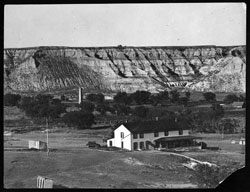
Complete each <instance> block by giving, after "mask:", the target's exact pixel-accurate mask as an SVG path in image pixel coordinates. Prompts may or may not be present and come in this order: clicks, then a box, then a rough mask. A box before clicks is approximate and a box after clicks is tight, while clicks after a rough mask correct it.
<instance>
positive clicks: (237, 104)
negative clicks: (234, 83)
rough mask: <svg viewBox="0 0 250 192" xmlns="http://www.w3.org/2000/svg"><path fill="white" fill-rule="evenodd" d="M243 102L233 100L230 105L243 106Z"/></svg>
mask: <svg viewBox="0 0 250 192" xmlns="http://www.w3.org/2000/svg"><path fill="white" fill-rule="evenodd" d="M243 104H244V102H239V101H237V102H236V101H235V102H233V103H232V106H233V107H235V108H243Z"/></svg>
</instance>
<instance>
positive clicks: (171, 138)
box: [155, 135, 202, 142]
mask: <svg viewBox="0 0 250 192" xmlns="http://www.w3.org/2000/svg"><path fill="white" fill-rule="evenodd" d="M189 139H202V137H196V136H192V135H187V136H176V137H162V138H159V139H156V140H155V141H159V142H161V141H176V140H189Z"/></svg>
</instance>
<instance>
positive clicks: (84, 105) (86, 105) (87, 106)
mask: <svg viewBox="0 0 250 192" xmlns="http://www.w3.org/2000/svg"><path fill="white" fill-rule="evenodd" d="M78 106H79V107H80V109H81V111H85V112H89V113H92V112H93V111H94V109H95V105H94V104H93V103H91V102H89V101H82V102H81V103H80V104H79V105H78Z"/></svg>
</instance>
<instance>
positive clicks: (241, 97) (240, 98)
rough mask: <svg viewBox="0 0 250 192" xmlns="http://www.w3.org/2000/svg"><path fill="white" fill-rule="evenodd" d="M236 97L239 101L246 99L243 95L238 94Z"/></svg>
mask: <svg viewBox="0 0 250 192" xmlns="http://www.w3.org/2000/svg"><path fill="white" fill-rule="evenodd" d="M238 98H239V101H246V98H245V97H244V96H243V95H240V96H239V97H238Z"/></svg>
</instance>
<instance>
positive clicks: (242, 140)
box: [239, 137, 246, 145]
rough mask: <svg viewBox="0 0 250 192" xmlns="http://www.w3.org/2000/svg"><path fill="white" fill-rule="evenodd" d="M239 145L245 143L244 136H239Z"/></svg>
mask: <svg viewBox="0 0 250 192" xmlns="http://www.w3.org/2000/svg"><path fill="white" fill-rule="evenodd" d="M239 144H240V145H246V140H245V138H243V137H242V138H240V142H239Z"/></svg>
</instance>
